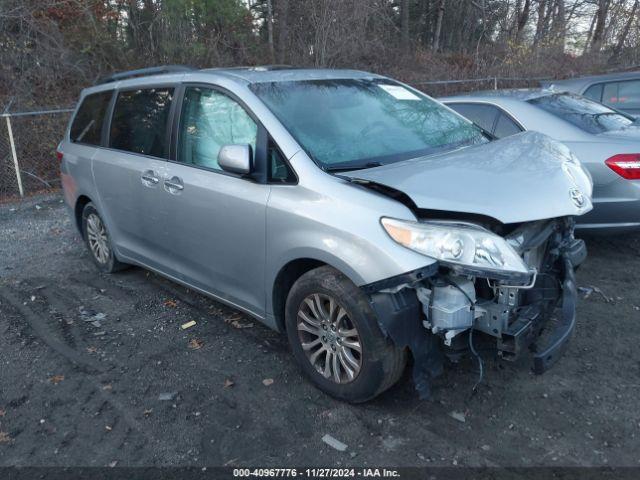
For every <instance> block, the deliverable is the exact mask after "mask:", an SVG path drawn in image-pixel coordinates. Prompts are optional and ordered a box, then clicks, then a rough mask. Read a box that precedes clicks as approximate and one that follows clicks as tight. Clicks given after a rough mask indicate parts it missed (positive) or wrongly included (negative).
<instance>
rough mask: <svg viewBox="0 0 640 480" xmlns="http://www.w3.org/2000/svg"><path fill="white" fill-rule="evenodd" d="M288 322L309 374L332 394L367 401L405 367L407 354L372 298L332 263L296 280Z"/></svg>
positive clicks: (291, 339) (295, 350)
mask: <svg viewBox="0 0 640 480" xmlns="http://www.w3.org/2000/svg"><path fill="white" fill-rule="evenodd" d="M285 321H286V327H287V336H288V338H289V343H290V344H291V348H292V350H293V354H294V356H295V358H296V360H297V361H298V363H299V364H300V366H301V368H302V370H303V372H304V373H305V374H306V375H307V377H309V379H310V380H311V381H312V382H313V383H314V384H315V385H317V386H318V387H319V388H320V389H321V390H323V391H324V392H326V393H328V394H329V395H332V396H334V397H337V398H340V399H342V400H346V401H349V402H364V401H367V400H369V399H371V398H373V397H375V396H376V395H378V394H379V393H381V392H383V391H384V390H386V389H387V388H389V387H390V386H392V385H393V384H394V383H395V382H396V381H397V380H398V379H399V378H400V375H401V374H402V371H403V370H404V366H405V363H406V355H405V352H404V351H403V350H402V349H399V348H397V347H396V346H395V345H393V343H392V342H391V341H390V340H389V339H387V338H385V337H384V335H383V334H382V332H381V331H380V328H379V327H378V323H377V319H376V317H375V314H374V312H373V310H372V309H371V307H370V306H369V303H368V302H367V298H366V296H365V295H364V294H363V293H362V292H361V291H360V289H358V287H356V286H355V285H354V284H353V283H352V282H351V281H350V280H349V279H348V278H347V277H345V276H344V275H342V274H341V273H340V272H338V271H337V270H335V269H333V268H331V267H320V268H317V269H314V270H311V271H309V272H307V273H306V274H304V275H303V276H301V277H300V278H299V279H298V280H297V281H296V283H295V284H294V285H293V287H292V288H291V291H290V292H289V295H288V298H287V304H286V311H285Z"/></svg>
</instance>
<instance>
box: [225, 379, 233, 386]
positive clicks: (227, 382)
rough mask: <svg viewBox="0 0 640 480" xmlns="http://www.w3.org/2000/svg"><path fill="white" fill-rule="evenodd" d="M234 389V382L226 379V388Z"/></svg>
mask: <svg viewBox="0 0 640 480" xmlns="http://www.w3.org/2000/svg"><path fill="white" fill-rule="evenodd" d="M229 387H233V380H231V379H229V378H225V379H224V388H229Z"/></svg>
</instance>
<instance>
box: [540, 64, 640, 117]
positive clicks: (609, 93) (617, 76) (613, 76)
mask: <svg viewBox="0 0 640 480" xmlns="http://www.w3.org/2000/svg"><path fill="white" fill-rule="evenodd" d="M540 83H541V86H542V87H544V88H553V89H556V90H561V91H567V92H573V93H577V94H580V95H584V96H585V97H587V98H590V99H591V100H595V101H596V102H600V103H603V104H605V105H607V106H609V107H612V108H615V109H617V110H621V111H623V112H626V113H628V114H630V115H633V116H634V117H638V116H640V71H635V72H619V73H607V74H604V75H590V76H585V77H577V78H568V79H566V80H545V81H543V82H540Z"/></svg>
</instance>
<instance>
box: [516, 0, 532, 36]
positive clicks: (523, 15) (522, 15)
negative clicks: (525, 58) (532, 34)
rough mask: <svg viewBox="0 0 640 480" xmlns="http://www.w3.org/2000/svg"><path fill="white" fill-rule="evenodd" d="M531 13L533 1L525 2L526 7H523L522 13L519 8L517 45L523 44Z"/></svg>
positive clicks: (517, 15) (517, 14)
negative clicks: (523, 35) (523, 34)
mask: <svg viewBox="0 0 640 480" xmlns="http://www.w3.org/2000/svg"><path fill="white" fill-rule="evenodd" d="M530 12H531V0H525V2H524V6H523V7H522V11H520V9H519V8H518V10H517V12H516V35H515V38H516V44H520V42H522V33H523V32H524V27H525V26H526V25H527V22H528V21H529V13H530Z"/></svg>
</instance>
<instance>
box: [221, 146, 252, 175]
mask: <svg viewBox="0 0 640 480" xmlns="http://www.w3.org/2000/svg"><path fill="white" fill-rule="evenodd" d="M218 165H220V168H222V170H224V171H225V172H229V173H237V174H240V175H246V174H247V173H251V146H250V145H248V144H244V145H224V146H223V147H222V148H221V149H220V152H218Z"/></svg>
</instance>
